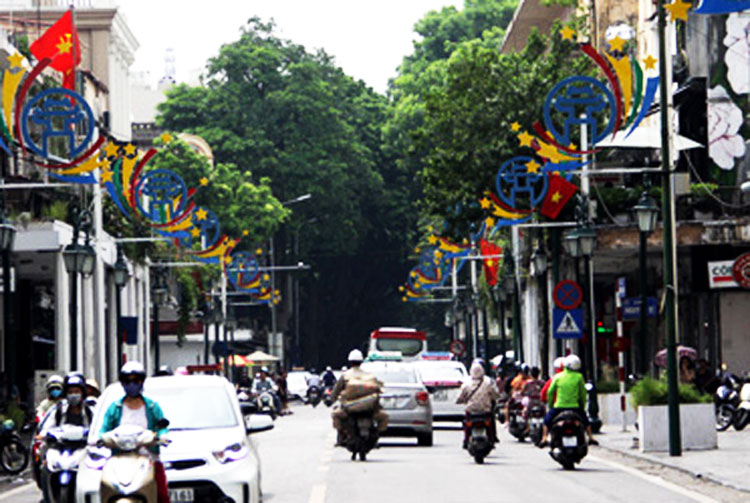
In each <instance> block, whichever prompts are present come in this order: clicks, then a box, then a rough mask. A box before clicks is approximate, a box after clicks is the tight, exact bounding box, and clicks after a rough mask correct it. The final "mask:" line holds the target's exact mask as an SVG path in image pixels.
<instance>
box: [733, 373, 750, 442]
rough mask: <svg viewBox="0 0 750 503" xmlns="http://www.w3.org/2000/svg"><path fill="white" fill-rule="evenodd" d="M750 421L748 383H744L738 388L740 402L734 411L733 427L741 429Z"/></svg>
mask: <svg viewBox="0 0 750 503" xmlns="http://www.w3.org/2000/svg"><path fill="white" fill-rule="evenodd" d="M748 423H750V383H745V384H743V385H742V388H740V404H739V405H738V406H737V410H736V411H735V413H734V420H733V423H732V424H734V429H735V430H737V431H742V430H743V429H744V428H745V426H747V424H748Z"/></svg>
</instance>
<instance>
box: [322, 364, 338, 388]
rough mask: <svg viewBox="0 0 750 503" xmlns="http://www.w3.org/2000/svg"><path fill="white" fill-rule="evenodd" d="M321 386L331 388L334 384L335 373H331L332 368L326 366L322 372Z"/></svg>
mask: <svg viewBox="0 0 750 503" xmlns="http://www.w3.org/2000/svg"><path fill="white" fill-rule="evenodd" d="M322 379H323V386H325V387H326V388H333V387H334V386H335V385H336V374H334V373H333V369H332V368H331V367H330V365H329V366H328V367H326V371H325V372H323V378H322Z"/></svg>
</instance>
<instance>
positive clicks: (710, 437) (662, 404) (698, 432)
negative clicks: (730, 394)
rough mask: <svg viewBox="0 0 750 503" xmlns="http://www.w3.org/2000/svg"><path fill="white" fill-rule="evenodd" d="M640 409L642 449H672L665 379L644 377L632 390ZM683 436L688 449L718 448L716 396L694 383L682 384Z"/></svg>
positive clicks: (639, 424)
mask: <svg viewBox="0 0 750 503" xmlns="http://www.w3.org/2000/svg"><path fill="white" fill-rule="evenodd" d="M631 397H632V401H633V405H634V406H635V407H637V409H638V438H639V446H640V449H641V452H659V451H667V450H669V417H668V413H667V382H666V380H665V379H659V380H656V379H652V378H650V377H645V378H643V379H641V380H640V381H639V382H638V383H637V384H636V385H635V386H633V389H632V390H631ZM679 400H680V436H681V438H682V448H683V449H686V450H704V449H716V448H717V447H718V441H717V436H716V418H715V415H714V405H713V399H712V397H711V396H710V395H704V394H701V393H700V392H698V390H697V389H696V388H695V386H693V385H692V384H681V385H679Z"/></svg>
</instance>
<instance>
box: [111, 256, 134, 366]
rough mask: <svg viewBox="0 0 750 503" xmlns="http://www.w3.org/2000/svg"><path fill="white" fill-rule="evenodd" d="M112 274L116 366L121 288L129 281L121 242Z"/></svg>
mask: <svg viewBox="0 0 750 503" xmlns="http://www.w3.org/2000/svg"><path fill="white" fill-rule="evenodd" d="M112 276H113V278H114V281H115V286H116V287H117V293H116V299H115V309H116V318H117V367H118V368H119V366H120V365H122V289H123V288H125V285H127V284H128V281H130V269H128V263H127V262H125V256H124V255H123V253H122V244H120V243H117V261H116V262H115V265H114V268H113V271H112Z"/></svg>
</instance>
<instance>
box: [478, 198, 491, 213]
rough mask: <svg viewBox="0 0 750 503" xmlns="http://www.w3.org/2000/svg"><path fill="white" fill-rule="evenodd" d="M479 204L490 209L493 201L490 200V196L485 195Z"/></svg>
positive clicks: (484, 208)
mask: <svg viewBox="0 0 750 503" xmlns="http://www.w3.org/2000/svg"><path fill="white" fill-rule="evenodd" d="M479 206H481V207H482V209H483V210H486V209H489V207H490V206H492V201H490V199H489V198H488V197H483V198H482V199H480V200H479Z"/></svg>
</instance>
